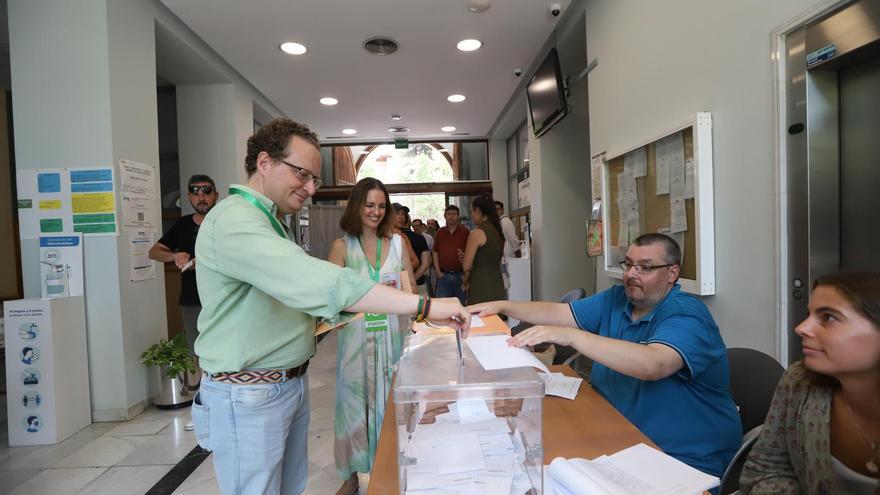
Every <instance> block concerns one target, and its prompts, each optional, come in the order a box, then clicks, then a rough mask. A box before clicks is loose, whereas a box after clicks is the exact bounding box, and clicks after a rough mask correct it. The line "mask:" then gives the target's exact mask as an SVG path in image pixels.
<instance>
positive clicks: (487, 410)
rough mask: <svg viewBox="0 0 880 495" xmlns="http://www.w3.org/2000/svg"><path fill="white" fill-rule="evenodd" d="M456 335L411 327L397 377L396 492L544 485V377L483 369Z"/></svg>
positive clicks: (520, 490) (500, 493)
mask: <svg viewBox="0 0 880 495" xmlns="http://www.w3.org/2000/svg"><path fill="white" fill-rule="evenodd" d="M462 352H463V354H462V361H461V362H460V361H459V358H458V350H457V346H456V342H455V336H454V335H411V336H409V338H408V340H407V343H406V348H405V349H404V352H403V356H402V357H401V359H400V362H399V364H398V370H397V378H396V380H395V383H394V403H395V408H396V413H397V416H396V423H397V429H398V430H397V432H398V435H397V438H398V456H397V458H398V468H399V469H398V472H399V475H400V480H399V481H400V493H401V494H411V495H419V494H423V493H424V494H428V493H438V492H442V493H444V494H445V493H449V494H456V493H458V494H471V493H479V494H486V495H496V494H497V495H509V494H510V495H523V494H536V495H540V494H541V493H543V492H542V488H543V487H542V479H543V465H544V463H543V448H542V436H541V428H542V423H541V407H542V399H543V397H544V383H543V381H542V380H541V379H540V378H539V377H538V375H537V373H536V372H535V371H534V370H533V369H532V368H525V367H523V368H509V369H499V370H485V369H483V367H482V366H481V365H480V363H479V361H478V360H477V358H476V357H475V356H474V354H473V353H472V352H471V351H470V348H469V347H468V346H466V345H465V346H462Z"/></svg>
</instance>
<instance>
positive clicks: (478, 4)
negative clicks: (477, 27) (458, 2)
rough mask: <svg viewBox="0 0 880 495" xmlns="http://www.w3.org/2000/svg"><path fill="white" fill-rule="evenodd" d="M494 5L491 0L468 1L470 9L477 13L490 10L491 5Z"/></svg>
mask: <svg viewBox="0 0 880 495" xmlns="http://www.w3.org/2000/svg"><path fill="white" fill-rule="evenodd" d="M491 6H492V2H490V1H489V0H470V1H469V2H468V10H470V11H471V12H473V13H475V14H479V13H480V12H485V11H487V10H489V7H491Z"/></svg>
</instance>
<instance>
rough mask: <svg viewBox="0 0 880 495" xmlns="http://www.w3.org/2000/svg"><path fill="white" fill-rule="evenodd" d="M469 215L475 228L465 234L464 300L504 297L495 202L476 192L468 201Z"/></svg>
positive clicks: (482, 300)
mask: <svg viewBox="0 0 880 495" xmlns="http://www.w3.org/2000/svg"><path fill="white" fill-rule="evenodd" d="M471 219H473V221H474V225H476V228H475V229H474V230H472V231H471V233H470V236H468V241H467V245H466V247H465V249H464V261H463V262H462V266H463V267H464V277H462V284H463V285H464V287H465V293H466V294H467V300H468V302H467V303H468V304H477V303H481V302H488V301H499V300H503V299H507V291H506V290H505V289H504V279H503V278H502V275H501V257H502V256H503V254H504V241H503V240H502V237H501V220H500V219H499V218H498V211H497V210H496V209H495V202H494V201H493V200H492V198H491V197H489V196H480V197H478V198H476V199H474V201H473V202H472V203H471Z"/></svg>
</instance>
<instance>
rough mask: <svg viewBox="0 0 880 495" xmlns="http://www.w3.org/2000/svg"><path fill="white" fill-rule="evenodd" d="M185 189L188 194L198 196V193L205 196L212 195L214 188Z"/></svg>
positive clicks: (195, 187)
mask: <svg viewBox="0 0 880 495" xmlns="http://www.w3.org/2000/svg"><path fill="white" fill-rule="evenodd" d="M187 189H189V193H190V194H198V193H199V191H201V192H203V193H205V194H214V186H189V187H188V188H187Z"/></svg>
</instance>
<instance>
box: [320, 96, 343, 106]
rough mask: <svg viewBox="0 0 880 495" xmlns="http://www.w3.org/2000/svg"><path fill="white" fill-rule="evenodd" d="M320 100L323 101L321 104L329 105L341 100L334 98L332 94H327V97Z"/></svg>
mask: <svg viewBox="0 0 880 495" xmlns="http://www.w3.org/2000/svg"><path fill="white" fill-rule="evenodd" d="M319 101H320V102H321V105H327V106H328V107H329V106H333V105H335V104H337V103H339V100H337V99H336V98H333V97H331V96H325V97H323V98H321V99H320V100H319Z"/></svg>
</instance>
